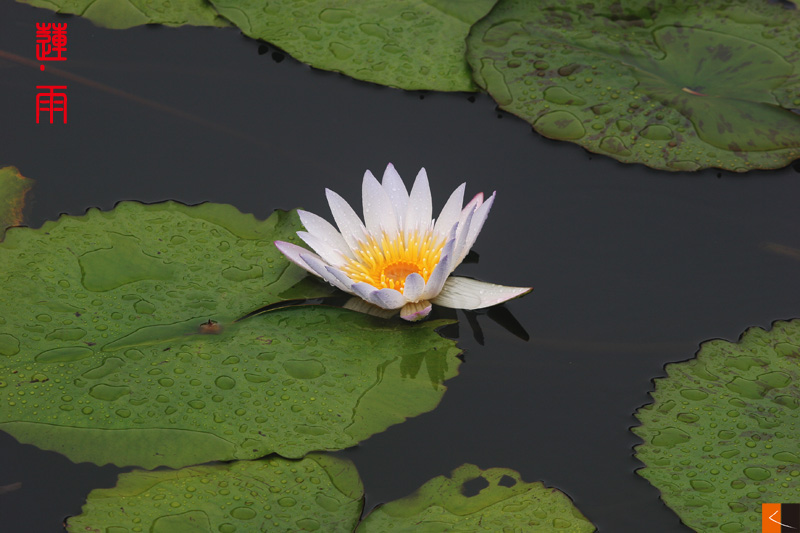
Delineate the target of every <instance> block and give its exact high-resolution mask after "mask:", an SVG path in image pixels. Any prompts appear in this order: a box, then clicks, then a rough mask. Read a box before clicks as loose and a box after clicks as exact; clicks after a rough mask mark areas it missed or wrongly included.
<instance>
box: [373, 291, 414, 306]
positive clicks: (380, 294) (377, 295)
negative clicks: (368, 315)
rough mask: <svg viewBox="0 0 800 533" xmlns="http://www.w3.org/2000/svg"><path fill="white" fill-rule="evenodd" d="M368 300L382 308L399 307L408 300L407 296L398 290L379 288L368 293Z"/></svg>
mask: <svg viewBox="0 0 800 533" xmlns="http://www.w3.org/2000/svg"><path fill="white" fill-rule="evenodd" d="M369 301H370V302H371V303H374V304H375V305H377V306H378V307H383V308H384V309H400V308H401V307H403V306H404V305H405V304H406V303H407V302H408V298H406V297H405V296H403V294H402V293H401V292H400V291H396V290H394V289H381V290H379V291H375V292H373V293H372V294H371V295H370V299H369Z"/></svg>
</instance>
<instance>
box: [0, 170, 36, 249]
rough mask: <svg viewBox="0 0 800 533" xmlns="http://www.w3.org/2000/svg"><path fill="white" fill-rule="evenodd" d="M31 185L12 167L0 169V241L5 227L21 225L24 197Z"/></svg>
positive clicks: (28, 179)
mask: <svg viewBox="0 0 800 533" xmlns="http://www.w3.org/2000/svg"><path fill="white" fill-rule="evenodd" d="M33 183H34V182H33V180H32V179H30V178H26V177H25V176H23V175H22V174H20V173H19V170H17V169H16V168H14V167H3V168H0V241H1V240H3V236H4V235H5V233H6V228H7V227H9V226H16V225H18V224H22V208H23V207H25V195H26V194H27V193H28V191H30V190H31V188H32V187H33Z"/></svg>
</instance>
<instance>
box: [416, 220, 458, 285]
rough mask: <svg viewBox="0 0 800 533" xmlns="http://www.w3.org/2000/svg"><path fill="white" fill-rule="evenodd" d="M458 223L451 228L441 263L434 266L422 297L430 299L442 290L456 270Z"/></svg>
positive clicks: (441, 256) (443, 249)
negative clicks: (455, 254) (454, 260)
mask: <svg viewBox="0 0 800 533" xmlns="http://www.w3.org/2000/svg"><path fill="white" fill-rule="evenodd" d="M457 230H458V225H455V226H453V227H452V229H451V230H450V236H449V237H448V239H447V242H446V243H445V245H444V248H442V255H440V256H439V263H437V264H436V266H435V267H434V268H433V272H432V273H431V276H430V277H429V278H428V283H426V284H425V290H424V291H423V292H422V298H424V299H426V300H430V299H431V298H433V297H434V296H436V295H437V294H439V292H441V290H442V286H443V285H444V282H445V281H447V276H449V275H450V273H451V272H452V271H453V270H455V268H456V267H457V266H458V265H453V262H452V258H453V252H454V250H455V245H456V237H455V236H456V232H457Z"/></svg>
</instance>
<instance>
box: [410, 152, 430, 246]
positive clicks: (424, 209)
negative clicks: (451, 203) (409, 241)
mask: <svg viewBox="0 0 800 533" xmlns="http://www.w3.org/2000/svg"><path fill="white" fill-rule="evenodd" d="M432 216H433V202H432V201H431V187H430V185H428V174H427V173H426V172H425V169H424V168H423V169H420V171H419V174H417V179H416V180H415V181H414V186H413V187H412V188H411V195H410V196H409V197H408V207H407V208H406V215H405V219H404V222H403V230H404V231H405V233H406V235H408V234H409V233H411V232H413V231H415V230H416V231H424V230H427V229H428V228H429V227H430V224H431V217H432Z"/></svg>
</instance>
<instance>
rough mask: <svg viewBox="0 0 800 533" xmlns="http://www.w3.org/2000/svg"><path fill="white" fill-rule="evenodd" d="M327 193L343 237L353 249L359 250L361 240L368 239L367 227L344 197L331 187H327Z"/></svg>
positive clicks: (332, 212) (334, 217)
mask: <svg viewBox="0 0 800 533" xmlns="http://www.w3.org/2000/svg"><path fill="white" fill-rule="evenodd" d="M325 195H326V196H327V197H328V205H330V207H331V214H333V219H334V220H335V221H336V225H337V226H339V231H341V232H342V238H344V241H345V242H346V243H347V245H348V246H349V247H350V249H351V250H357V249H358V247H359V246H358V243H359V241H361V242H364V241H366V237H365V235H366V232H367V229H366V228H365V227H364V224H363V223H362V222H361V219H360V218H358V215H357V214H356V212H355V211H353V208H352V207H350V204H348V203H347V202H346V201H345V199H344V198H342V197H341V196H339V195H338V194H336V193H335V192H333V191H332V190H330V189H325Z"/></svg>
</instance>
